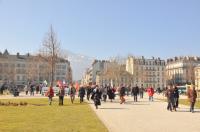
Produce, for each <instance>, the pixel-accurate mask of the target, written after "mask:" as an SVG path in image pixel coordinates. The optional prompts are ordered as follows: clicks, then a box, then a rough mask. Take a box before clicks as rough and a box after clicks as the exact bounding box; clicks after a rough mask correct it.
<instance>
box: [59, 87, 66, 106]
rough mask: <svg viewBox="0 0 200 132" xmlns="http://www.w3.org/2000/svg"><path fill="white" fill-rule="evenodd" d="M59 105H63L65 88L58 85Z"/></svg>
mask: <svg viewBox="0 0 200 132" xmlns="http://www.w3.org/2000/svg"><path fill="white" fill-rule="evenodd" d="M58 95H59V105H63V101H64V96H65V89H64V87H62V86H60V87H59V92H58Z"/></svg>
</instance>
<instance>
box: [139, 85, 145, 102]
mask: <svg viewBox="0 0 200 132" xmlns="http://www.w3.org/2000/svg"><path fill="white" fill-rule="evenodd" d="M139 94H140V98H141V99H143V96H144V86H143V84H142V85H141V88H140V89H139Z"/></svg>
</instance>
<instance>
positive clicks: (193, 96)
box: [187, 87, 197, 113]
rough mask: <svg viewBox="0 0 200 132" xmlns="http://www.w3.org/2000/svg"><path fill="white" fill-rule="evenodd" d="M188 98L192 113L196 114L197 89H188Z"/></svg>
mask: <svg viewBox="0 0 200 132" xmlns="http://www.w3.org/2000/svg"><path fill="white" fill-rule="evenodd" d="M187 96H188V99H189V101H190V112H192V113H194V106H195V103H196V99H197V91H196V90H195V87H193V88H192V87H188V92H187Z"/></svg>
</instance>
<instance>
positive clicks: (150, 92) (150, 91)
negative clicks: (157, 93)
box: [147, 87, 154, 101]
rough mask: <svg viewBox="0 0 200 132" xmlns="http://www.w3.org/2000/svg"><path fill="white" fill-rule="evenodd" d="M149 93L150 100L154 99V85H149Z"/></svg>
mask: <svg viewBox="0 0 200 132" xmlns="http://www.w3.org/2000/svg"><path fill="white" fill-rule="evenodd" d="M147 93H148V95H149V101H153V95H154V89H153V88H152V87H149V88H148V89H147Z"/></svg>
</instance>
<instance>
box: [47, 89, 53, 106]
mask: <svg viewBox="0 0 200 132" xmlns="http://www.w3.org/2000/svg"><path fill="white" fill-rule="evenodd" d="M46 96H47V97H48V98H49V105H51V104H52V100H53V97H54V90H53V87H52V86H50V87H49V89H48V91H47V93H46Z"/></svg>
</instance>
